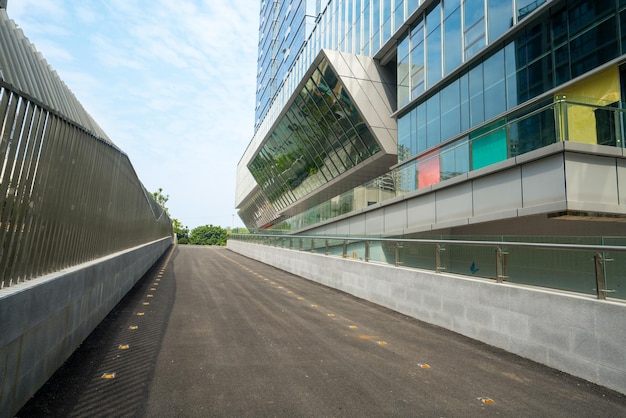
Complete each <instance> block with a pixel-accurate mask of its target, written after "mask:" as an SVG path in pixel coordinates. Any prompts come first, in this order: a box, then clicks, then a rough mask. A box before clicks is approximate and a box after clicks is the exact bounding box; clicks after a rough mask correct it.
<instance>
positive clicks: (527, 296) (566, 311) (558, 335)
mask: <svg viewBox="0 0 626 418" xmlns="http://www.w3.org/2000/svg"><path fill="white" fill-rule="evenodd" d="M228 248H229V249H231V250H232V251H235V252H237V253H240V254H242V255H245V256H247V257H250V258H252V259H255V260H258V261H261V262H263V263H266V264H270V265H272V266H274V267H277V268H279V269H282V270H285V271H288V272H290V273H294V274H296V275H299V276H301V277H304V278H306V279H309V280H313V281H315V282H318V283H321V284H324V285H326V286H329V287H332V288H335V289H339V290H342V291H344V292H346V293H349V294H352V295H354V296H356V297H359V298H362V299H365V300H368V301H371V302H373V303H376V304H378V305H381V306H384V307H387V308H390V309H393V310H395V311H397V312H400V313H403V314H405V315H408V316H411V317H413V318H416V319H419V320H421V321H424V322H427V323H430V324H434V325H438V326H441V327H443V328H446V329H449V330H451V331H454V332H457V333H459V334H462V335H465V336H467V337H470V338H473V339H476V340H479V341H482V342H485V343H487V344H490V345H492V346H495V347H499V348H502V349H504V350H507V351H509V352H511V353H515V354H517V355H520V356H522V357H525V358H528V359H530V360H533V361H536V362H538V363H541V364H545V365H547V366H550V367H553V368H555V369H558V370H561V371H563V372H566V373H569V374H571V375H574V376H578V377H580V378H583V379H585V380H587V381H590V382H593V383H596V384H599V385H602V386H605V387H608V388H610V389H613V390H616V391H618V392H621V393H624V394H626V326H624V324H626V303H621V302H617V301H600V300H597V299H595V298H593V297H588V296H585V295H577V294H571V293H565V292H557V291H551V290H548V289H542V288H533V287H526V286H520V285H515V284H511V283H496V282H492V281H489V280H485V279H476V278H471V277H464V276H458V275H452V274H437V273H435V272H431V271H425V270H417V269H409V268H403V267H394V266H388V265H382V264H375V263H365V262H362V261H355V260H350V259H345V260H344V259H341V258H337V257H328V256H324V255H322V254H317V253H310V252H300V251H294V250H288V249H282V248H272V247H266V246H261V245H254V244H249V243H244V242H238V241H232V240H230V241H228Z"/></svg>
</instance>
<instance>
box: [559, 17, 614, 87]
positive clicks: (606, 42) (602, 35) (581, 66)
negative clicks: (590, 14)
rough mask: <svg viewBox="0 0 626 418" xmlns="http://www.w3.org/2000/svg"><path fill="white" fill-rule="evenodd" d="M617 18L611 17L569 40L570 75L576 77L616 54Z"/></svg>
mask: <svg viewBox="0 0 626 418" xmlns="http://www.w3.org/2000/svg"><path fill="white" fill-rule="evenodd" d="M617 39H618V38H617V19H616V18H615V17H612V18H610V19H608V20H605V21H603V22H602V24H598V25H597V26H595V27H593V28H592V29H590V30H587V31H586V32H584V33H581V34H580V35H579V36H577V37H575V38H574V39H572V40H571V44H570V52H571V69H572V77H577V76H579V75H580V74H583V73H585V72H587V71H589V70H591V69H593V68H595V67H597V66H598V65H600V64H602V63H604V62H607V61H609V60H610V59H611V58H612V57H614V56H616V53H617V51H618V44H617Z"/></svg>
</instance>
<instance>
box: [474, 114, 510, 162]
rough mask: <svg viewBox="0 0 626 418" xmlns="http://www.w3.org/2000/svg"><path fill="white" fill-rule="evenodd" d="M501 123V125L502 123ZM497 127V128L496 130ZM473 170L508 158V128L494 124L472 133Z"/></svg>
mask: <svg viewBox="0 0 626 418" xmlns="http://www.w3.org/2000/svg"><path fill="white" fill-rule="evenodd" d="M502 124H503V122H502V123H500V124H499V125H502ZM494 129H495V130H494ZM470 142H471V149H472V170H477V169H479V168H482V167H486V166H488V165H491V164H495V163H497V162H500V161H504V160H506V159H507V158H508V152H507V149H508V147H507V141H506V128H505V127H504V126H501V127H499V128H498V124H492V125H489V126H488V127H485V128H484V129H479V130H476V131H475V132H473V134H472V135H470Z"/></svg>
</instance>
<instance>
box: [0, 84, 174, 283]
mask: <svg viewBox="0 0 626 418" xmlns="http://www.w3.org/2000/svg"><path fill="white" fill-rule="evenodd" d="M0 129H1V132H0V135H1V136H0V158H1V160H0V162H1V163H2V164H1V165H0V197H1V201H0V279H1V282H0V288H2V287H7V286H10V285H12V284H15V283H18V282H21V281H25V280H28V279H32V278H35V277H39V276H41V275H44V274H47V273H51V272H54V271H58V270H61V269H64V268H67V267H69V266H73V265H77V264H80V263H82V262H85V261H89V260H92V259H95V258H98V257H102V256H104V255H107V254H111V253H114V252H116V251H120V250H123V249H127V248H131V247H134V246H137V245H140V244H144V243H147V242H151V241H154V240H157V239H160V238H163V237H167V236H170V235H171V233H172V229H171V221H170V219H169V218H168V216H167V215H166V214H165V213H164V211H163V210H162V209H161V207H160V206H159V205H158V204H157V203H156V202H155V201H154V199H153V197H152V195H151V194H150V193H148V192H146V190H145V188H144V187H143V185H142V184H141V182H140V181H139V179H138V178H137V175H136V173H135V171H134V169H133V167H132V165H131V163H130V161H129V159H128V157H127V155H126V154H124V153H123V152H121V151H120V150H119V149H117V148H116V147H115V146H114V145H112V144H111V143H107V142H105V141H103V140H100V139H98V138H97V137H95V136H93V135H92V134H90V133H88V132H86V131H85V130H84V129H82V128H81V127H79V126H77V125H76V124H74V123H72V122H69V121H67V120H65V119H64V118H62V117H60V116H59V115H58V114H56V113H55V112H52V111H51V110H49V109H46V108H45V107H44V106H42V105H41V104H37V103H34V102H33V101H31V100H28V99H26V98H24V97H22V96H21V95H20V94H18V93H16V92H14V91H11V90H10V89H9V88H8V86H5V85H2V86H1V87H0Z"/></svg>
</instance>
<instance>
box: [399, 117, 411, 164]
mask: <svg viewBox="0 0 626 418" xmlns="http://www.w3.org/2000/svg"><path fill="white" fill-rule="evenodd" d="M410 156H411V115H410V114H408V115H405V116H403V117H401V118H399V119H398V162H402V161H406V160H408V159H409V157H410Z"/></svg>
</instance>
